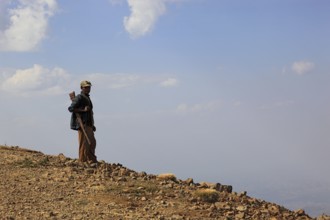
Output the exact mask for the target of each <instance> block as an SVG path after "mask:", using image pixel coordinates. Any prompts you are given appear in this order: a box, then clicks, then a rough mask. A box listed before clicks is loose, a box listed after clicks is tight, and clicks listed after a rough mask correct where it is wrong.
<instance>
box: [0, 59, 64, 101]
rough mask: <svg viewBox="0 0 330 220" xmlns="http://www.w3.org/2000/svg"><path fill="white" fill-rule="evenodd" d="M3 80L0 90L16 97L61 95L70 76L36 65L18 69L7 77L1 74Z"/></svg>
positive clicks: (61, 70) (58, 70) (56, 69)
mask: <svg viewBox="0 0 330 220" xmlns="http://www.w3.org/2000/svg"><path fill="white" fill-rule="evenodd" d="M6 75H7V76H6ZM3 78H4V80H3V82H2V83H1V84H0V90H2V91H5V92H9V93H13V94H17V95H30V94H42V95H56V94H62V93H64V92H65V88H66V87H67V86H68V84H69V82H70V76H69V75H68V74H67V73H66V71H65V70H63V69H61V68H53V69H47V68H44V67H42V66H40V65H37V64H35V65H34V66H33V67H32V68H28V69H18V70H16V71H15V72H14V74H11V75H9V76H8V74H3Z"/></svg>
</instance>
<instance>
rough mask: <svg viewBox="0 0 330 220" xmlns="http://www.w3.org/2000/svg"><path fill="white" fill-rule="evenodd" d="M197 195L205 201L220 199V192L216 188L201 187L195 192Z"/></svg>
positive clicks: (211, 201)
mask: <svg viewBox="0 0 330 220" xmlns="http://www.w3.org/2000/svg"><path fill="white" fill-rule="evenodd" d="M195 196H196V197H198V198H199V199H201V200H202V201H204V202H210V203H213V202H217V201H218V199H219V192H218V191H217V190H215V189H200V190H197V191H196V192H195Z"/></svg>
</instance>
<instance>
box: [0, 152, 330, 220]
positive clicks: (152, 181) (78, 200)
mask: <svg viewBox="0 0 330 220" xmlns="http://www.w3.org/2000/svg"><path fill="white" fill-rule="evenodd" d="M0 154H1V156H0V166H1V169H0V179H1V184H0V219H228V220H229V219H272V220H275V219H277V220H280V219H312V218H310V217H309V216H308V215H306V214H305V213H304V211H303V210H297V211H290V210H288V209H286V208H284V207H282V206H280V205H277V204H273V203H269V202H266V201H262V200H259V199H255V198H251V197H249V196H247V195H246V194H245V193H235V192H231V188H230V186H221V185H220V184H206V183H194V182H193V180H192V179H188V180H185V181H183V180H179V179H177V178H175V176H174V175H170V174H167V175H158V176H156V175H151V174H146V173H144V172H142V173H137V172H135V171H133V170H130V169H127V168H125V167H123V166H122V165H121V164H109V163H105V162H100V163H99V164H92V165H87V164H79V163H78V162H77V160H74V159H70V158H67V157H65V156H64V155H62V154H61V155H58V156H50V155H44V154H43V153H41V152H37V151H32V150H28V149H23V148H19V147H7V146H0ZM212 188H214V189H212ZM318 219H330V218H329V217H326V216H323V217H321V216H320V217H319V218H318Z"/></svg>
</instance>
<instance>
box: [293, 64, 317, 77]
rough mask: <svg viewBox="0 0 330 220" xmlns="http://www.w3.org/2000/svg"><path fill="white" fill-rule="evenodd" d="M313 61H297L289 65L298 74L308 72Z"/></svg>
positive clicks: (312, 65)
mask: <svg viewBox="0 0 330 220" xmlns="http://www.w3.org/2000/svg"><path fill="white" fill-rule="evenodd" d="M314 66H315V65H314V63H313V62H309V61H297V62H294V63H293V64H292V66H291V69H292V70H293V71H294V72H295V73H296V74H298V75H303V74H305V73H308V72H310V71H311V70H312V69H313V68H314Z"/></svg>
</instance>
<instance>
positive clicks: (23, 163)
mask: <svg viewBox="0 0 330 220" xmlns="http://www.w3.org/2000/svg"><path fill="white" fill-rule="evenodd" d="M16 164H17V165H18V166H19V167H23V168H31V167H35V166H36V165H35V164H34V163H33V161H32V160H31V159H28V158H24V160H20V161H17V162H16Z"/></svg>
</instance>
